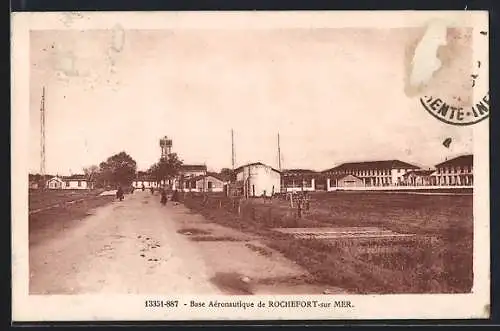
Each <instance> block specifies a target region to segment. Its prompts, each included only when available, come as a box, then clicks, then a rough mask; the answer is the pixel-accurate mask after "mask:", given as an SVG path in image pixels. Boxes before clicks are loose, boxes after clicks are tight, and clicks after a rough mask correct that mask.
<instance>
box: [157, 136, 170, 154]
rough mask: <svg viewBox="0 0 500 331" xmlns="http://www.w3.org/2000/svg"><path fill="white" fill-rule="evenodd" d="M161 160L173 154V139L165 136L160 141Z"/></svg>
mask: <svg viewBox="0 0 500 331" xmlns="http://www.w3.org/2000/svg"><path fill="white" fill-rule="evenodd" d="M160 147H161V158H162V159H163V158H165V157H167V156H168V155H170V154H171V152H172V139H170V138H169V137H167V136H165V137H163V138H161V139H160Z"/></svg>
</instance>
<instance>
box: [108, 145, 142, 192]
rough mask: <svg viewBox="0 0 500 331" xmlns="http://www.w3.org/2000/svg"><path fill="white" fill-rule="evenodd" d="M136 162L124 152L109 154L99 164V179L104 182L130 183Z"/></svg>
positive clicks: (133, 176) (133, 175) (134, 172)
mask: <svg viewBox="0 0 500 331" xmlns="http://www.w3.org/2000/svg"><path fill="white" fill-rule="evenodd" d="M136 171H137V163H136V162H135V160H134V159H133V158H132V157H131V156H130V155H128V154H127V153H125V152H120V153H118V154H115V155H113V156H110V157H109V158H108V159H107V160H106V161H105V162H101V163H100V164H99V172H100V175H101V176H100V179H101V180H103V181H104V182H105V183H111V184H114V185H116V184H119V185H130V183H132V181H133V180H134V178H135V174H136Z"/></svg>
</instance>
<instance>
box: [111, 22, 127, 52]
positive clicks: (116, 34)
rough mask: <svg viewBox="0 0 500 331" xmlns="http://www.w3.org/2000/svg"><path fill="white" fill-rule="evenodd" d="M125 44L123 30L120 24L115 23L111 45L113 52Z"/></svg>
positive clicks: (119, 49) (118, 50)
mask: <svg viewBox="0 0 500 331" xmlns="http://www.w3.org/2000/svg"><path fill="white" fill-rule="evenodd" d="M124 44H125V30H123V27H122V26H121V25H120V24H117V25H115V27H114V28H113V42H112V44H111V47H112V48H113V50H114V51H115V52H121V51H122V50H123V46H124Z"/></svg>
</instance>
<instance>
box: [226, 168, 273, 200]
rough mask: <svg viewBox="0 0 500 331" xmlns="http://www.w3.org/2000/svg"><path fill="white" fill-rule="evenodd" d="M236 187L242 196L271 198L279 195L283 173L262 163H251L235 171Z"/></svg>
mask: <svg viewBox="0 0 500 331" xmlns="http://www.w3.org/2000/svg"><path fill="white" fill-rule="evenodd" d="M234 172H235V174H236V185H238V186H240V187H241V189H242V194H244V195H246V196H250V197H256V196H262V195H266V196H271V195H272V194H273V193H278V192H279V190H280V187H281V173H280V171H279V170H276V169H274V168H272V167H270V166H268V165H265V164H263V163H261V162H255V163H249V164H246V165H243V166H240V167H238V168H236V169H234Z"/></svg>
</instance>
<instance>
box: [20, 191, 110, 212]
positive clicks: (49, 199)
mask: <svg viewBox="0 0 500 331" xmlns="http://www.w3.org/2000/svg"><path fill="white" fill-rule="evenodd" d="M101 192H102V190H29V210H30V211H32V210H36V209H41V208H46V207H49V206H53V205H55V204H59V203H65V202H69V201H73V200H78V199H82V198H88V197H95V196H97V195H99V193H101Z"/></svg>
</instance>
